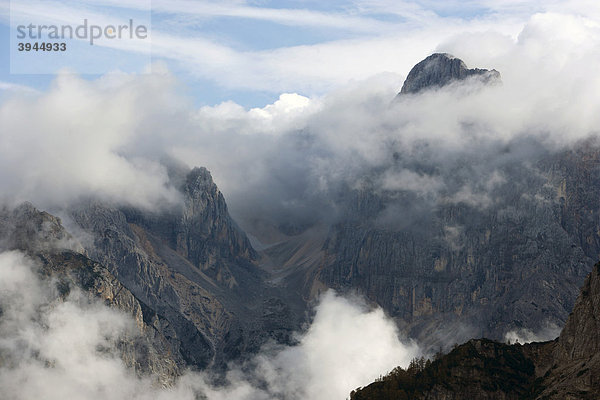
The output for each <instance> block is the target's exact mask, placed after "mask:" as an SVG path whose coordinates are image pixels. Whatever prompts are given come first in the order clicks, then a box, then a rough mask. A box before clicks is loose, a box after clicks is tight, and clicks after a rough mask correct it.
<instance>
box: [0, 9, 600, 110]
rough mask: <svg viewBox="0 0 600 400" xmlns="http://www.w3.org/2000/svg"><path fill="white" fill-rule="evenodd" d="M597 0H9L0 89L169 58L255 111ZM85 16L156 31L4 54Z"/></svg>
mask: <svg viewBox="0 0 600 400" xmlns="http://www.w3.org/2000/svg"><path fill="white" fill-rule="evenodd" d="M595 3H596V2H594V1H581V0H575V1H557V0H551V1H544V2H539V1H520V0H505V1H490V0H484V1H435V0H431V1H392V0H368V1H328V2H319V1H303V0H298V1H267V0H257V1H244V0H230V1H228V0H225V1H203V0H198V1H196V0H152V1H150V0H125V1H115V0H83V1H73V0H63V1H54V0H44V1H40V0H12V1H8V0H2V2H1V3H0V15H1V18H0V40H1V41H2V42H1V46H2V47H3V48H4V49H5V50H4V51H3V52H2V54H1V55H0V85H1V86H0V87H4V88H8V87H13V88H15V87H19V86H16V85H23V86H28V87H32V88H34V89H38V90H40V89H41V90H44V89H46V88H47V87H48V86H49V84H50V82H51V81H52V80H53V76H54V75H53V72H55V71H56V70H58V69H63V68H66V69H68V70H70V71H75V72H78V73H79V74H83V76H84V77H86V78H87V79H94V78H96V77H98V76H99V75H102V74H103V73H105V72H108V71H115V70H120V71H125V72H137V73H140V72H143V71H148V70H151V69H152V68H153V67H156V68H162V67H164V66H166V68H168V69H169V70H170V71H171V72H172V73H173V74H175V75H176V76H177V77H178V79H179V80H180V81H181V82H182V85H183V86H185V88H186V91H187V93H188V95H189V96H191V97H192V98H193V99H194V101H195V103H196V104H197V105H199V106H202V105H215V104H219V103H221V102H223V101H228V100H231V101H234V102H236V103H237V104H240V105H242V106H244V107H246V108H252V107H263V106H265V105H267V104H271V103H273V102H274V101H275V100H277V99H278V97H279V95H280V94H281V93H298V94H300V95H303V96H307V97H314V96H321V95H323V94H325V93H328V92H330V91H332V90H334V89H336V88H339V87H343V86H344V85H347V84H348V83H351V82H355V81H360V80H364V79H367V78H370V77H372V76H375V75H377V74H383V73H391V74H397V75H398V76H397V78H396V82H395V86H396V87H397V89H399V88H400V86H401V84H402V80H403V77H405V76H406V74H407V73H408V71H409V70H410V68H411V67H412V66H413V65H414V64H416V62H418V61H419V60H421V59H423V58H424V57H425V56H427V55H428V54H430V53H432V52H434V51H436V50H439V49H443V47H444V44H445V43H446V42H448V41H451V40H452V38H456V37H460V35H463V34H477V33H479V34H490V33H494V34H498V35H502V36H504V37H508V38H511V39H512V40H516V39H517V36H518V35H519V33H520V32H521V30H522V29H523V26H524V25H525V24H526V23H527V21H528V20H529V19H530V18H531V17H532V16H533V15H535V14H536V13H545V12H569V13H571V14H574V15H581V16H585V17H587V18H591V19H593V18H595V17H597V16H598V13H599V7H598V6H597V5H595ZM84 18H87V19H89V20H90V21H91V22H90V23H93V22H95V23H98V24H99V25H102V24H108V23H112V22H114V21H125V22H126V21H127V20H129V19H130V18H132V19H134V20H136V21H138V22H143V23H144V24H146V25H148V26H149V28H150V29H149V30H150V33H149V38H148V40H143V41H142V40H139V41H137V42H131V43H128V42H127V41H124V40H123V41H115V40H113V41H109V40H104V41H99V42H98V43H96V44H94V45H93V46H90V45H89V43H87V42H86V41H85V40H80V41H77V40H75V42H77V43H74V44H73V43H72V42H73V41H69V46H70V47H69V50H68V51H67V52H66V55H65V54H59V55H57V54H43V56H44V58H41V57H40V56H42V54H29V55H28V56H29V57H27V58H25V59H24V61H22V62H19V61H18V60H19V59H20V58H19V57H21V56H24V55H23V53H21V54H18V52H16V51H15V50H11V51H7V49H8V48H9V47H10V43H11V41H12V43H13V45H14V44H16V43H17V42H16V39H15V35H16V30H15V29H16V26H18V25H19V24H23V23H24V24H25V25H27V24H28V23H30V22H31V21H33V22H35V23H37V24H47V25H51V24H70V25H72V26H77V25H79V24H81V23H82V21H83V19H84ZM11 21H12V22H11ZM11 27H12V30H11ZM482 50H483V51H484V52H485V51H486V49H482ZM11 61H12V62H13V65H12V70H11ZM465 61H467V64H469V62H470V61H472V62H476V61H478V60H477V59H473V60H469V59H467V60H465ZM149 64H150V65H151V66H149ZM11 71H12V73H11ZM36 71H42V72H43V74H35V72H36ZM22 72H26V73H25V74H23V73H22ZM88 72H89V73H90V74H88Z"/></svg>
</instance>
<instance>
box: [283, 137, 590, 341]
mask: <svg viewBox="0 0 600 400" xmlns="http://www.w3.org/2000/svg"><path fill="white" fill-rule="evenodd" d="M464 164H466V165H469V164H470V162H469V161H466V162H465V163H464ZM473 165H477V164H473ZM461 168H463V167H461ZM468 168H471V167H468ZM475 168H476V167H475ZM439 171H441V172H440V173H439V174H440V176H441V180H444V181H446V182H452V179H454V178H453V177H454V176H456V175H461V174H465V175H468V176H474V175H475V174H476V173H477V172H475V171H471V170H470V169H469V170H468V171H466V172H461V171H460V170H458V169H456V170H455V169H447V170H442V169H441V168H440V169H439ZM497 171H499V173H500V174H501V175H502V176H504V177H505V179H506V181H505V183H504V184H501V185H499V186H497V187H495V188H494V189H493V190H491V191H489V192H487V191H486V192H484V193H489V198H493V201H490V202H489V203H487V204H485V205H481V204H478V203H472V202H471V203H469V202H468V201H458V202H454V201H447V200H444V199H443V198H442V200H441V201H438V202H437V203H435V204H426V205H425V207H427V209H425V210H424V209H423V208H421V205H422V204H423V203H424V202H423V201H422V200H419V199H418V198H416V197H415V196H414V194H412V193H409V192H402V191H395V192H384V191H378V192H377V191H375V190H373V189H371V188H369V187H366V188H362V189H356V190H353V191H352V192H351V193H350V194H349V195H348V196H347V197H346V198H348V199H349V204H348V205H347V210H348V214H347V215H346V216H345V217H344V218H342V219H341V220H340V221H339V222H338V223H336V224H334V225H333V226H332V227H331V228H330V229H329V232H328V233H327V235H326V237H325V239H324V240H323V242H322V243H323V244H322V247H321V248H320V249H318V252H315V253H314V254H313V255H312V259H313V262H312V264H310V267H304V266H302V267H299V269H302V271H303V272H302V273H303V278H302V279H300V278H298V277H297V276H296V275H293V274H290V276H289V281H290V285H298V282H299V281H301V282H302V284H303V285H304V290H305V293H306V295H307V296H309V295H310V294H313V295H314V294H315V293H317V292H318V291H319V290H321V289H322V288H323V287H333V288H335V289H337V290H339V291H342V292H344V291H354V290H357V291H359V292H360V293H363V294H364V295H365V296H366V297H367V298H368V299H370V300H372V301H373V302H374V303H377V304H379V305H380V306H382V307H383V308H384V309H385V310H386V312H387V313H388V314H389V315H391V316H392V317H394V318H396V320H397V321H398V324H399V326H400V327H401V328H402V329H403V330H404V332H405V333H406V334H407V335H408V336H409V337H413V338H416V339H418V340H419V341H420V342H421V343H422V344H423V345H424V346H426V347H427V346H428V345H430V346H431V347H432V348H434V349H437V348H438V346H440V345H442V346H444V345H446V346H447V345H451V344H452V343H456V342H462V341H464V340H467V339H469V338H471V337H489V338H491V339H496V340H501V339H503V338H504V335H505V334H506V332H508V331H510V330H519V329H522V328H527V329H529V330H531V331H534V332H537V331H541V330H544V329H545V328H547V327H548V326H549V325H555V326H562V325H563V324H564V323H565V321H566V319H567V317H568V314H569V312H570V310H572V308H573V305H574V302H575V299H576V296H577V292H578V288H579V287H580V285H581V283H582V282H583V280H584V278H585V276H586V274H587V273H588V272H589V268H590V267H589V266H590V265H592V263H593V260H594V259H598V258H600V246H599V243H600V241H599V239H600V234H599V232H600V230H599V228H600V214H599V212H598V210H599V209H600V182H599V181H598V176H600V153H599V151H598V147H596V146H594V145H587V144H586V145H582V146H581V147H578V148H577V149H576V150H570V151H565V152H562V153H560V154H554V155H550V154H539V155H535V157H534V156H532V157H531V158H530V159H529V160H528V164H527V165H525V164H515V163H514V162H513V161H512V160H511V161H510V162H509V163H507V164H506V165H504V166H502V165H498V166H497ZM486 190H487V189H486ZM452 196H455V195H453V194H452V193H449V194H447V197H446V198H451V197H452ZM396 214H397V215H398V216H396ZM382 215H383V216H387V218H388V219H392V220H393V223H390V224H387V225H385V224H382V223H380V222H379V221H381V216H382ZM390 216H391V218H390ZM280 247H281V245H280ZM297 247H298V248H300V247H299V246H297ZM296 256H297V254H292V256H291V259H293V257H296ZM304 258H305V259H306V258H307V257H304Z"/></svg>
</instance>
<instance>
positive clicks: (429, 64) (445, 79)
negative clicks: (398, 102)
mask: <svg viewBox="0 0 600 400" xmlns="http://www.w3.org/2000/svg"><path fill="white" fill-rule="evenodd" d="M473 76H478V77H480V78H481V79H482V80H483V81H484V82H485V83H487V82H494V81H497V80H500V73H499V72H498V71H496V70H495V69H492V70H487V69H479V68H473V69H469V68H467V66H466V64H465V63H464V62H463V61H462V60H461V59H460V58H456V57H454V56H453V55H451V54H447V53H434V54H432V55H430V56H429V57H427V58H426V59H424V60H423V61H421V62H419V63H418V64H417V65H415V66H414V67H413V68H412V69H411V70H410V72H409V73H408V77H407V78H406V80H405V81H404V85H402V90H400V93H399V95H403V94H409V93H418V92H420V91H422V90H424V89H428V88H435V87H442V86H446V85H447V84H449V83H451V82H453V81H460V80H464V79H467V78H469V77H473Z"/></svg>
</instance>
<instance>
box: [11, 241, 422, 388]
mask: <svg viewBox="0 0 600 400" xmlns="http://www.w3.org/2000/svg"><path fill="white" fill-rule="evenodd" d="M35 268H36V267H35V264H34V263H33V262H32V261H31V260H29V259H27V258H26V257H24V256H23V255H22V254H20V253H18V252H4V253H1V254H0V278H1V279H0V306H1V309H2V314H0V332H1V333H2V335H1V336H0V338H1V339H0V386H2V388H3V393H4V394H5V395H7V396H9V397H10V398H12V399H31V398H44V399H49V400H52V399H62V398H78V399H82V400H85V399H97V398H99V397H104V396H108V395H110V397H111V398H112V399H115V400H120V399H123V400H124V399H165V400H169V399H179V400H185V399H195V398H197V397H196V396H197V395H199V394H204V395H205V396H206V397H207V398H208V399H209V400H217V399H231V400H242V399H245V400H251V399H252V400H255V399H276V398H282V396H283V397H284V398H286V399H291V400H293V399H301V398H312V399H316V400H319V399H323V400H325V399H327V400H329V399H335V398H340V399H343V398H346V397H347V396H348V394H349V392H350V391H351V390H352V389H354V388H356V387H357V386H361V385H365V384H367V383H369V382H371V381H372V380H373V379H375V378H376V377H378V376H379V375H380V374H383V373H386V372H388V371H389V370H391V369H392V368H394V367H395V366H397V365H403V366H406V365H407V364H408V363H409V361H410V360H411V359H412V358H413V357H415V356H417V355H418V354H419V349H418V347H417V346H416V344H414V343H406V344H404V343H402V342H400V341H399V339H398V331H397V329H396V326H395V324H394V322H393V321H391V320H389V319H387V318H386V316H385V315H384V314H383V311H382V310H381V309H370V308H369V307H367V306H366V305H365V304H364V303H362V302H361V301H360V300H357V299H352V300H351V299H347V298H343V297H339V296H336V295H335V294H334V293H333V292H328V293H326V294H325V295H324V296H323V297H322V299H321V301H320V304H319V305H318V306H317V307H316V309H315V317H314V320H313V322H312V324H311V326H310V327H309V328H308V329H307V331H306V332H303V333H298V335H297V340H298V345H297V346H293V347H281V346H275V345H273V346H271V347H269V348H265V349H264V351H263V353H261V354H260V355H257V356H256V357H255V358H254V359H253V360H251V361H250V362H249V363H250V364H251V365H250V366H251V367H252V368H248V367H249V366H245V367H243V368H242V367H240V366H232V368H231V370H230V371H229V372H228V373H227V376H226V380H227V383H226V384H225V385H223V386H214V385H212V384H211V383H210V377H209V376H208V375H206V374H204V373H199V372H188V373H186V374H185V375H184V376H183V377H182V378H181V379H180V380H179V381H178V382H177V384H176V385H175V386H174V387H172V388H169V389H161V388H158V387H156V386H155V385H154V384H153V381H152V377H136V376H135V375H134V374H133V372H132V371H129V370H127V369H126V367H125V364H124V363H123V362H122V360H121V359H120V357H119V354H118V350H117V347H116V343H118V341H119V340H126V339H127V338H132V337H134V336H135V323H134V321H133V320H132V319H131V318H130V317H129V316H127V315H125V314H123V313H121V312H118V311H116V310H114V309H111V308H108V307H107V306H105V305H103V304H101V303H100V302H99V301H95V300H93V299H91V300H90V299H89V298H88V296H86V295H83V294H82V293H81V292H79V291H77V290H74V291H72V292H71V294H70V295H69V297H67V298H66V299H64V300H62V301H61V300H58V299H57V296H56V294H55V293H54V289H53V287H52V283H51V282H47V281H42V280H40V278H39V277H38V275H37V274H36V272H35Z"/></svg>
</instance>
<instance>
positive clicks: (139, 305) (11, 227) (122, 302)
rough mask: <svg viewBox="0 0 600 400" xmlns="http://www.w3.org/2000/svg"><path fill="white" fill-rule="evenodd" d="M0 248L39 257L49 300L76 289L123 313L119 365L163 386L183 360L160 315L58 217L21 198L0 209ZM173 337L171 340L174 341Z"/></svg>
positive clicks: (59, 299) (169, 325) (183, 363)
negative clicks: (126, 322) (128, 324)
mask: <svg viewBox="0 0 600 400" xmlns="http://www.w3.org/2000/svg"><path fill="white" fill-rule="evenodd" d="M0 242H1V243H2V245H1V246H0V249H1V250H2V251H6V250H20V251H22V252H24V253H26V254H27V255H29V256H30V257H32V258H33V259H36V260H38V261H39V264H40V270H39V272H40V274H41V275H42V277H44V278H47V279H48V280H49V281H51V282H52V285H53V286H55V287H56V293H57V296H59V297H58V298H57V299H55V300H54V301H61V299H64V298H65V297H66V296H67V295H68V294H69V293H70V292H71V291H72V290H74V289H76V288H77V289H80V290H83V291H84V293H87V294H88V296H89V297H90V299H100V300H101V301H102V302H104V304H106V305H108V306H110V307H114V308H116V309H118V310H121V311H123V312H125V313H126V314H129V315H130V316H131V317H132V318H133V319H134V320H135V322H136V326H137V329H138V334H137V335H131V336H127V337H122V338H121V339H120V341H119V343H118V344H117V346H118V349H119V354H120V355H121V358H122V359H123V361H124V362H125V364H126V365H127V366H128V367H130V368H131V369H132V370H134V371H135V372H136V373H137V374H138V375H140V376H152V377H153V378H154V379H155V380H156V382H157V383H158V384H159V385H161V386H169V385H171V384H172V383H173V382H174V379H175V378H176V377H177V376H178V375H179V374H180V373H181V371H182V370H183V368H184V367H185V365H186V363H185V360H184V359H183V358H182V356H181V352H180V348H179V346H178V345H177V343H178V340H179V338H178V337H177V334H176V332H174V330H173V327H172V326H171V324H170V323H169V321H167V320H166V319H165V318H163V317H162V316H160V315H158V314H157V313H156V312H154V311H153V310H152V309H150V308H149V307H148V306H147V305H146V304H144V303H143V302H141V301H140V300H139V299H138V298H137V297H135V296H134V295H133V294H132V293H131V292H130V291H129V290H128V289H127V288H125V287H124V286H123V285H122V284H121V282H119V280H118V279H116V278H115V276H114V275H113V274H111V273H110V272H109V271H108V269H106V268H105V267H103V266H102V265H100V264H98V263H97V262H94V261H92V260H90V259H89V258H87V257H86V256H85V255H84V254H82V252H83V248H82V247H81V246H80V245H79V244H78V243H77V241H76V240H75V239H74V238H73V237H72V236H71V235H70V234H69V233H68V232H67V231H66V230H65V229H64V227H63V226H62V225H61V221H60V220H59V219H58V218H56V217H54V216H52V215H50V214H48V213H46V212H41V211H38V210H37V209H35V208H34V207H33V206H32V205H31V204H28V203H25V204H22V205H20V206H18V207H16V208H15V209H13V210H9V209H6V208H5V209H3V210H1V211H0ZM174 339H175V340H174Z"/></svg>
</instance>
